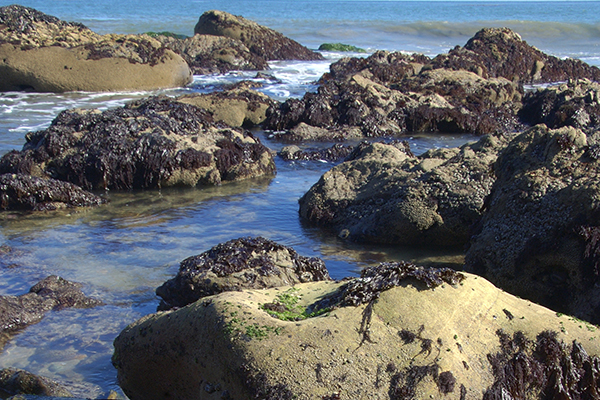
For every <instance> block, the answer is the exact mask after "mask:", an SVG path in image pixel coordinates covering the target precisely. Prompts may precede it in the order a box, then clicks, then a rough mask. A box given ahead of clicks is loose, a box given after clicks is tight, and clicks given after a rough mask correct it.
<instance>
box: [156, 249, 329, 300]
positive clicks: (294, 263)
mask: <svg viewBox="0 0 600 400" xmlns="http://www.w3.org/2000/svg"><path fill="white" fill-rule="evenodd" d="M330 279H331V278H330V277H329V272H327V269H326V268H325V264H324V263H323V261H322V260H321V259H319V258H316V257H310V258H309V257H304V256H301V255H299V254H298V253H296V251H295V250H294V249H292V248H290V247H287V246H283V245H281V244H278V243H276V242H273V241H271V240H268V239H265V238H262V237H255V238H253V237H245V238H239V239H235V240H231V241H229V242H226V243H222V244H219V245H217V246H215V247H213V248H212V249H210V250H208V251H206V252H204V253H202V254H199V255H197V256H193V257H189V258H186V259H185V260H183V261H182V262H181V264H180V266H179V273H178V274H177V276H176V277H175V278H173V279H171V280H169V281H167V282H165V283H164V284H163V285H162V286H160V287H159V288H158V289H156V294H157V295H158V296H160V297H161V298H162V301H161V304H160V306H159V309H163V310H165V309H169V308H172V307H183V306H185V305H188V304H190V303H193V302H195V301H197V300H198V299H200V298H202V297H206V296H211V295H213V294H217V293H221V292H224V291H231V290H242V289H249V288H253V289H256V288H261V289H262V288H269V287H278V286H287V285H294V284H296V283H300V282H312V281H322V280H330Z"/></svg>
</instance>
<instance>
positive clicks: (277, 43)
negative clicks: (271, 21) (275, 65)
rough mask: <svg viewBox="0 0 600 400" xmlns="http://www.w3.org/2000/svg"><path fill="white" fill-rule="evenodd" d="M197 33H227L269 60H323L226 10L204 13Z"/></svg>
mask: <svg viewBox="0 0 600 400" xmlns="http://www.w3.org/2000/svg"><path fill="white" fill-rule="evenodd" d="M194 34H201V35H214V36H225V37H229V38H232V39H236V40H239V41H241V42H242V43H243V44H244V45H245V46H246V47H247V48H248V49H249V50H250V52H252V53H253V54H256V55H258V56H259V57H262V58H264V59H266V60H267V61H269V60H322V59H323V56H322V55H321V54H320V53H316V52H314V51H312V50H309V49H307V48H306V47H304V46H302V45H301V44H300V43H298V42H296V41H294V40H292V39H289V38H287V37H285V36H283V35H282V34H281V33H279V32H276V31H274V30H272V29H269V28H267V27H264V26H261V25H259V24H257V23H256V22H253V21H249V20H247V19H245V18H243V17H241V16H237V15H232V14H229V13H226V12H224V11H217V10H211V11H207V12H205V13H204V14H202V15H201V16H200V19H199V20H198V23H197V24H196V26H195V28H194Z"/></svg>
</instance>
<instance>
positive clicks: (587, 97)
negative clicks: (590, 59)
mask: <svg viewBox="0 0 600 400" xmlns="http://www.w3.org/2000/svg"><path fill="white" fill-rule="evenodd" d="M599 95H600V84H599V83H598V82H591V81H589V80H587V79H579V80H577V79H576V80H569V81H568V82H567V83H563V84H561V85H556V86H550V87H547V88H544V89H539V90H536V91H533V92H530V93H527V94H526V95H525V97H524V99H523V108H522V109H521V111H520V116H521V118H522V119H523V120H525V121H527V123H529V124H532V125H535V124H545V125H546V126H548V127H549V128H553V129H554V128H560V127H563V126H572V127H575V128H579V129H584V130H585V129H594V128H598V127H599V126H600V120H599V117H598V115H600V97H599Z"/></svg>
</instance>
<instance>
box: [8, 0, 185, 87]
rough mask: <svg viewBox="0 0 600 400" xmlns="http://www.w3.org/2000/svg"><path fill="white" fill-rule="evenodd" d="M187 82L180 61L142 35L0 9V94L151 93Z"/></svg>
mask: <svg viewBox="0 0 600 400" xmlns="http://www.w3.org/2000/svg"><path fill="white" fill-rule="evenodd" d="M191 80H192V75H191V71H190V69H189V67H188V65H187V64H186V62H185V61H184V60H183V59H182V58H181V57H180V56H179V55H177V54H175V53H174V52H173V51H171V50H168V49H167V48H166V47H165V46H164V45H163V44H162V43H160V42H159V41H157V40H156V39H153V38H151V37H149V36H147V35H141V36H140V35H104V36H102V35H98V34H96V33H94V32H92V31H91V30H89V29H88V28H86V27H85V26H83V25H82V24H77V23H70V22H64V21H61V20H59V19H58V18H55V17H52V16H48V15H45V14H43V13H41V12H39V11H37V10H34V9H32V8H28V7H22V6H18V5H11V6H6V7H0V91H9V90H33V91H38V92H67V91H76V90H83V91H114V90H134V89H135V90H138V89H142V90H151V89H159V88H166V87H178V86H184V85H186V84H188V83H190V82H191Z"/></svg>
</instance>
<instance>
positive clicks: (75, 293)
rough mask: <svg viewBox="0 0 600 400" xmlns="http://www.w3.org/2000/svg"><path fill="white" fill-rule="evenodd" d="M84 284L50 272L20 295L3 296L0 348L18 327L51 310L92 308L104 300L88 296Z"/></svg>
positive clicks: (32, 321)
mask: <svg viewBox="0 0 600 400" xmlns="http://www.w3.org/2000/svg"><path fill="white" fill-rule="evenodd" d="M81 286H82V285H81V284H79V283H73V282H69V281H67V280H65V279H63V278H60V277H58V276H54V275H51V276H49V277H47V278H44V279H42V280H41V281H39V282H38V283H36V284H35V285H34V286H32V287H31V289H30V290H29V293H26V294H23V295H20V296H0V348H2V347H4V344H5V343H6V341H7V340H8V339H10V337H11V336H12V335H14V334H15V333H16V332H17V331H19V330H21V329H24V328H26V327H27V326H29V325H32V324H35V323H38V322H39V321H41V319H42V318H43V317H44V314H46V313H47V312H48V311H50V310H61V309H64V308H67V307H76V308H91V307H96V306H98V305H101V304H102V302H101V301H99V300H96V299H93V298H90V297H87V296H85V294H83V292H82V291H81Z"/></svg>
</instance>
